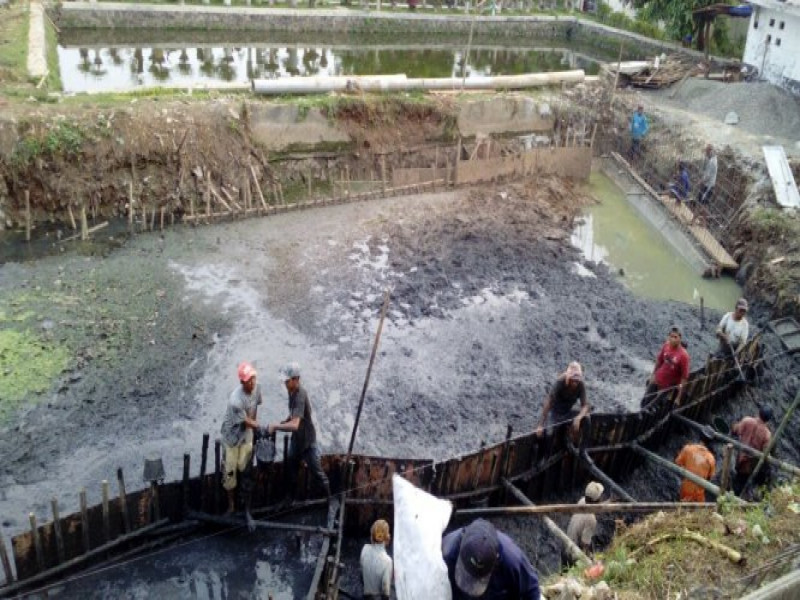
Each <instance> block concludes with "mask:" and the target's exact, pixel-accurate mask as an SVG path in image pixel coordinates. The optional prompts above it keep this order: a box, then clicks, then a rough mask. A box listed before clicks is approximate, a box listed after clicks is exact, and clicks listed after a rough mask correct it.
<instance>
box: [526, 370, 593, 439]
mask: <svg viewBox="0 0 800 600" xmlns="http://www.w3.org/2000/svg"><path fill="white" fill-rule="evenodd" d="M578 401H580V410H574V409H573V406H574V405H575V403H576V402H578ZM590 410H591V406H590V405H589V403H588V402H587V401H586V386H585V385H584V384H583V369H582V368H581V365H580V363H578V362H571V363H569V366H568V367H567V370H566V371H564V372H563V373H562V374H561V375H559V376H558V379H556V382H555V383H554V384H553V386H552V387H551V388H550V393H549V394H548V395H547V399H546V400H545V401H544V406H543V407H542V418H541V419H540V421H539V426H538V427H537V428H536V435H541V434H542V431H543V430H544V426H545V425H546V424H547V417H548V415H549V416H550V425H558V424H559V423H564V422H566V421H572V433H573V436H575V435H577V434H578V432H579V431H580V430H581V426H583V427H584V429H588V427H589V418H588V415H589V411H590ZM584 419H585V422H584Z"/></svg>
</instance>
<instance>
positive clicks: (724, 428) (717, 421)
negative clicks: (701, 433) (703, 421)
mask: <svg viewBox="0 0 800 600" xmlns="http://www.w3.org/2000/svg"><path fill="white" fill-rule="evenodd" d="M712 423H713V424H714V430H715V431H717V433H721V434H722V435H728V434H729V433H730V432H731V428H730V427H729V426H728V422H727V421H726V420H725V419H723V418H722V417H714V419H713V421H712Z"/></svg>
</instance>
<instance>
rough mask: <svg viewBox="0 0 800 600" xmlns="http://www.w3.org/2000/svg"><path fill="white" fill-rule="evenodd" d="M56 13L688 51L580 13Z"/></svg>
mask: <svg viewBox="0 0 800 600" xmlns="http://www.w3.org/2000/svg"><path fill="white" fill-rule="evenodd" d="M49 13H50V16H51V18H52V19H53V20H54V21H55V23H56V24H57V25H58V26H59V27H60V28H62V29H69V28H89V29H94V28H128V29H130V28H133V29H135V28H146V29H163V28H171V29H207V30H212V29H215V30H255V31H298V32H300V31H324V32H329V33H368V34H386V33H398V32H415V33H424V34H437V33H439V34H448V35H467V34H469V30H470V25H471V24H472V23H473V21H474V34H475V35H479V36H491V37H494V38H496V39H501V38H519V37H525V38H535V39H548V38H551V39H553V38H555V39H562V40H563V39H567V40H569V41H574V42H582V43H588V44H591V45H594V46H598V47H608V48H619V43H620V41H621V40H625V43H626V44H628V45H629V46H634V47H639V48H641V49H642V50H643V51H646V52H648V53H660V52H662V51H666V52H670V51H677V52H681V51H683V50H682V49H681V47H680V45H678V44H672V43H668V42H660V41H657V40H651V39H649V38H647V37H644V36H641V35H638V34H636V33H631V32H627V31H622V30H619V29H614V28H612V27H606V26H605V25H600V24H598V23H595V22H593V21H584V20H581V19H580V18H578V17H571V16H570V17H550V16H521V17H506V16H497V17H488V16H482V17H477V18H476V17H473V16H469V17H468V16H466V15H463V14H453V15H431V14H411V13H391V12H366V11H358V10H347V11H343V10H314V11H309V10H292V9H279V8H251V7H247V8H245V7H224V6H222V7H219V6H196V5H193V6H188V5H187V6H180V5H176V6H166V5H153V4H150V5H136V4H121V3H119V4H117V3H102V2H98V3H92V2H67V3H63V4H53V5H51V6H50V10H49Z"/></svg>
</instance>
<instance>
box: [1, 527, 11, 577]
mask: <svg viewBox="0 0 800 600" xmlns="http://www.w3.org/2000/svg"><path fill="white" fill-rule="evenodd" d="M0 562H2V563H3V574H4V575H5V576H6V584H9V583H12V582H13V581H14V571H13V570H12V569H11V561H10V560H9V559H8V549H7V548H6V540H5V539H4V538H3V532H2V531H0Z"/></svg>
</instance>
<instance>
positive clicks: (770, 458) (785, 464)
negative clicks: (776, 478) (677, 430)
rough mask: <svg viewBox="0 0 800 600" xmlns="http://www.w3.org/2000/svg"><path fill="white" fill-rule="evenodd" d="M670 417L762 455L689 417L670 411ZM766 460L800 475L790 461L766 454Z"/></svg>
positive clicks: (754, 453) (756, 454) (742, 449)
mask: <svg viewBox="0 0 800 600" xmlns="http://www.w3.org/2000/svg"><path fill="white" fill-rule="evenodd" d="M672 417H673V418H675V419H677V420H678V421H680V422H681V423H683V424H684V425H688V426H689V427H693V428H694V429H696V430H698V431H708V432H709V433H713V435H714V437H715V438H716V439H718V440H721V441H723V442H727V443H728V444H733V446H734V448H736V449H737V450H741V451H744V452H747V453H748V454H750V455H752V456H756V457H758V458H761V457H762V456H764V453H763V452H760V451H758V450H756V449H755V448H751V447H750V446H748V445H747V444H743V443H742V442H740V441H739V440H737V439H734V438H732V437H730V436H727V435H724V434H722V433H719V432H718V431H715V430H713V429H710V428H707V427H706V426H705V425H701V424H700V423H697V422H696V421H692V420H691V419H688V418H686V417H684V416H683V415H679V414H677V413H672ZM767 460H768V461H769V464H771V465H773V466H774V467H777V468H778V469H781V470H783V471H786V472H787V473H791V474H793V475H798V476H800V468H798V467H796V466H794V465H792V464H790V463H788V462H786V461H783V460H779V459H777V458H775V457H774V456H767Z"/></svg>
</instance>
